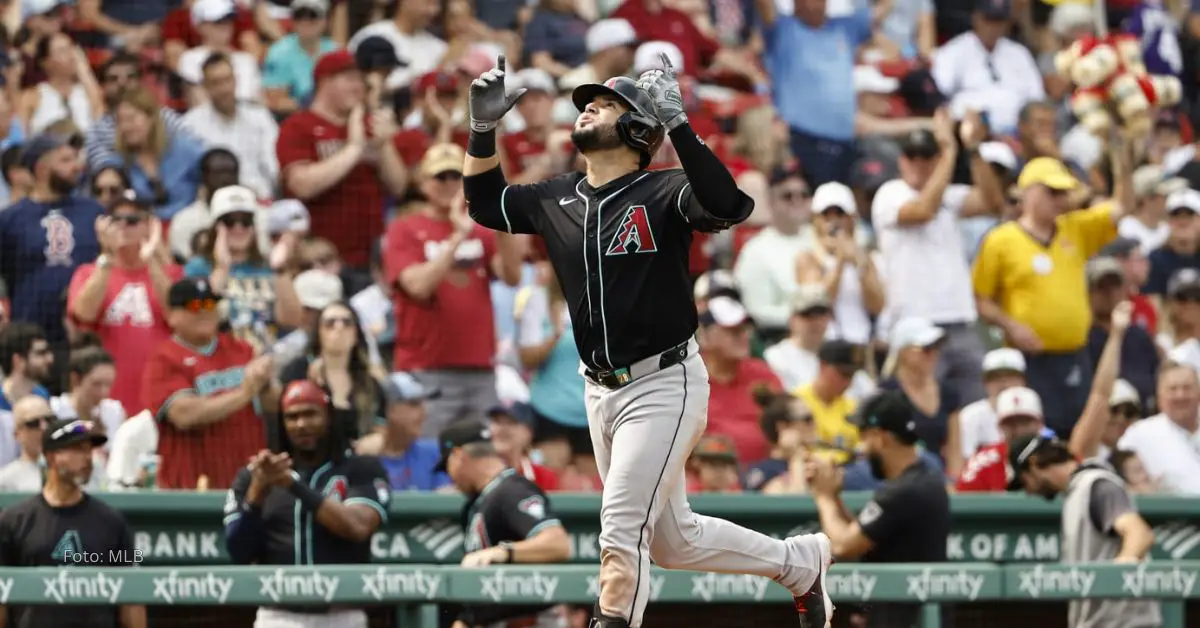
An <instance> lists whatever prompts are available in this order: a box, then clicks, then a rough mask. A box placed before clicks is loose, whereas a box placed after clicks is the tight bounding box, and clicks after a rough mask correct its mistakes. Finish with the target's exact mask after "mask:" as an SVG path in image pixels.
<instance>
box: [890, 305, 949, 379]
mask: <svg viewBox="0 0 1200 628" xmlns="http://www.w3.org/2000/svg"><path fill="white" fill-rule="evenodd" d="M945 335H946V332H945V331H943V330H942V328H941V327H938V326H937V325H934V324H933V323H932V322H930V321H929V319H926V318H920V317H917V316H906V317H904V318H902V319H900V320H899V321H897V322H896V324H895V325H893V326H892V330H891V332H889V333H888V355H887V359H886V360H884V361H883V368H882V369H881V370H880V374H881V375H883V376H884V377H891V376H892V373H893V372H895V370H896V363H897V362H898V361H899V360H900V352H901V351H903V350H905V349H907V348H908V347H928V346H931V345H933V344H935V343H937V342H938V341H940V340H941V339H942V338H943V337H945Z"/></svg>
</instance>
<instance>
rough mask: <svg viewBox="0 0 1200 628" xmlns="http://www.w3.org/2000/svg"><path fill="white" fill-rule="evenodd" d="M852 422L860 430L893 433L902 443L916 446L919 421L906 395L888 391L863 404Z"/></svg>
mask: <svg viewBox="0 0 1200 628" xmlns="http://www.w3.org/2000/svg"><path fill="white" fill-rule="evenodd" d="M850 421H851V422H852V423H853V424H855V425H856V426H857V427H858V429H859V430H870V429H874V430H883V431H885V432H891V433H892V434H893V435H894V436H895V437H896V438H897V439H899V440H900V442H902V443H905V444H907V445H914V444H916V442H917V441H918V440H919V437H918V436H917V421H916V418H915V417H914V416H913V410H912V406H911V405H909V403H908V399H907V398H905V396H904V393H902V392H899V391H895V390H888V391H884V392H881V393H879V394H878V395H875V396H874V397H872V398H870V399H868V400H867V402H866V403H864V404H863V406H862V408H860V409H859V411H858V412H857V413H855V414H854V415H852V416H851V417H850Z"/></svg>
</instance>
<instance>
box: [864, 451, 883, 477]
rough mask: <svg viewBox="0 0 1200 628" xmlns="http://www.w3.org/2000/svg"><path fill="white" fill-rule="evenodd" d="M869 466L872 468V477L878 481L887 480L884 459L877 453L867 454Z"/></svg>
mask: <svg viewBox="0 0 1200 628" xmlns="http://www.w3.org/2000/svg"><path fill="white" fill-rule="evenodd" d="M867 465H868V466H869V467H871V476H872V477H874V478H875V479H876V480H880V481H882V480H886V479H887V471H885V470H884V468H883V457H882V456H880V455H879V454H875V453H869V452H868V453H867Z"/></svg>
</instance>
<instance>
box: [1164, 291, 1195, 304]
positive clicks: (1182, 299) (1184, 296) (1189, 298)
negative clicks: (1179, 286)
mask: <svg viewBox="0 0 1200 628" xmlns="http://www.w3.org/2000/svg"><path fill="white" fill-rule="evenodd" d="M1171 300H1172V301H1175V302H1177V303H1200V292H1181V293H1179V294H1177V295H1175V296H1173V297H1171Z"/></svg>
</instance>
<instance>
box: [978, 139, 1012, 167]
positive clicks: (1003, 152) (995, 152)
mask: <svg viewBox="0 0 1200 628" xmlns="http://www.w3.org/2000/svg"><path fill="white" fill-rule="evenodd" d="M979 156H980V157H983V160H984V161H986V162H987V163H989V164H995V165H997V166H1001V167H1003V168H1004V169H1005V170H1012V171H1015V170H1016V169H1017V154H1016V153H1014V152H1013V149H1012V147H1011V146H1009V145H1008V144H1005V143H1004V142H984V143H982V144H980V145H979Z"/></svg>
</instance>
